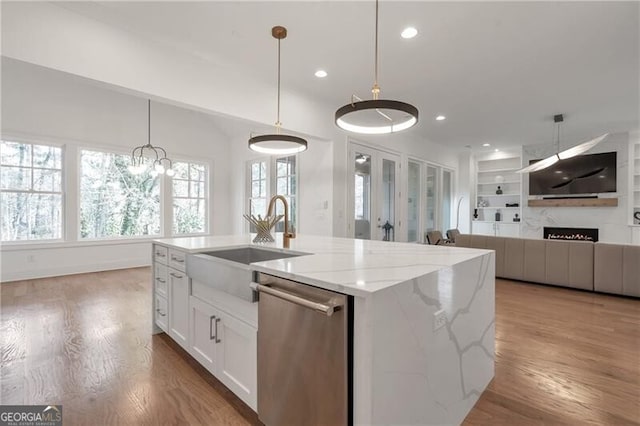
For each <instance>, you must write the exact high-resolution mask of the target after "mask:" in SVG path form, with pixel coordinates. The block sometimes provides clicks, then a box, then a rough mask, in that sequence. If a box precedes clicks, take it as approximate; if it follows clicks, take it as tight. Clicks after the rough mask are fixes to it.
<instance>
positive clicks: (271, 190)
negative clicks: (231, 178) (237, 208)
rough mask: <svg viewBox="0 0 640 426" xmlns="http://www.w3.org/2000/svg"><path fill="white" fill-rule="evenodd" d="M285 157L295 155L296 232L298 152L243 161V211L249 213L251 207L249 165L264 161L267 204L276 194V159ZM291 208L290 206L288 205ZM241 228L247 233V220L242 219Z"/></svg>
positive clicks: (298, 208)
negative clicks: (242, 224)
mask: <svg viewBox="0 0 640 426" xmlns="http://www.w3.org/2000/svg"><path fill="white" fill-rule="evenodd" d="M287 157H295V159H296V168H295V177H296V194H295V198H296V207H295V210H296V211H295V212H292V215H293V213H295V215H294V216H295V218H296V223H295V230H296V232H298V230H299V229H300V220H301V219H300V157H299V156H298V154H290V155H280V156H275V155H274V156H270V157H258V158H252V159H251V160H247V161H246V162H245V197H244V199H245V203H244V211H245V213H246V214H249V209H250V207H251V199H252V197H251V165H252V164H255V163H259V162H265V163H266V175H267V190H266V200H267V206H268V205H269V200H270V199H271V198H272V197H273V196H274V195H276V194H277V192H278V187H277V184H278V183H277V176H276V175H277V173H276V161H277V160H278V159H280V158H287ZM289 208H290V209H291V206H289ZM244 222H245V223H244V226H243V230H244V233H245V234H248V233H249V230H250V225H249V222H248V221H246V220H245V221H244Z"/></svg>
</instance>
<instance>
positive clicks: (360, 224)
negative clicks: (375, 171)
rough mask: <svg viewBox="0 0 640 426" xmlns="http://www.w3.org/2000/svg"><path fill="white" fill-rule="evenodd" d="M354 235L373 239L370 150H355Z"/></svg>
mask: <svg viewBox="0 0 640 426" xmlns="http://www.w3.org/2000/svg"><path fill="white" fill-rule="evenodd" d="M354 154H355V156H354V158H353V160H354V163H353V165H354V174H353V175H354V193H353V196H354V226H353V237H354V238H358V239H361V240H370V239H371V168H372V167H371V164H372V155H371V153H370V152H366V153H365V152H360V151H355V152H354Z"/></svg>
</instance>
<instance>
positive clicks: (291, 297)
mask: <svg viewBox="0 0 640 426" xmlns="http://www.w3.org/2000/svg"><path fill="white" fill-rule="evenodd" d="M252 284H253V285H252V287H254V289H255V290H257V291H259V292H262V293H267V294H270V295H272V296H274V297H277V298H279V299H283V300H286V301H287V302H291V303H294V304H296V305H300V306H303V307H305V308H309V309H313V310H314V311H316V312H320V313H322V314H325V315H326V316H328V317H330V316H331V315H333V313H334V312H336V311H339V310H340V308H341V306H340V305H332V304H331V305H329V304H324V303H318V302H312V301H311V300H308V299H305V298H303V297H300V296H296V295H295V294H291V293H286V292H284V291H280V290H276V289H275V288H273V287H269V286H266V285H262V284H257V283H252Z"/></svg>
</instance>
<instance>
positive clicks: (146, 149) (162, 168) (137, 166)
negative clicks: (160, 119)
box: [127, 99, 176, 177]
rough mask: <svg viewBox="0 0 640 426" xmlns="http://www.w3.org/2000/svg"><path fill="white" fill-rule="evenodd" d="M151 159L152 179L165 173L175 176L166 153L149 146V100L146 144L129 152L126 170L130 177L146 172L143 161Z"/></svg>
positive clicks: (171, 163) (160, 148)
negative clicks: (129, 157) (129, 162)
mask: <svg viewBox="0 0 640 426" xmlns="http://www.w3.org/2000/svg"><path fill="white" fill-rule="evenodd" d="M147 157H151V158H154V157H155V159H154V160H153V164H152V169H151V171H150V172H149V174H150V175H151V176H153V177H156V176H158V175H159V174H164V173H166V174H167V176H169V177H171V176H173V175H175V174H176V172H175V171H174V170H173V162H172V161H171V160H170V159H169V158H167V151H165V150H164V148H162V147H159V146H153V145H151V99H149V100H148V101H147V143H146V144H145V145H141V146H137V147H135V148H134V149H133V151H131V164H130V165H129V167H127V169H128V170H129V172H130V173H131V174H132V175H140V174H142V173H144V172H146V171H147V165H146V164H145V163H144V159H145V158H147Z"/></svg>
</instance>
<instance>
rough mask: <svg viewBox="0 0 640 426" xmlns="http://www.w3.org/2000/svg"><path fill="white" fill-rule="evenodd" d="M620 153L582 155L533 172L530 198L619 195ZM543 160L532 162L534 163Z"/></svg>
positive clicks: (530, 181) (530, 179)
mask: <svg viewBox="0 0 640 426" xmlns="http://www.w3.org/2000/svg"><path fill="white" fill-rule="evenodd" d="M616 155H617V153H616V152H605V153H602V154H588V155H579V156H577V157H573V158H568V159H566V160H560V161H558V162H557V163H555V164H554V165H553V166H551V167H548V168H546V169H543V170H539V171H537V172H533V173H529V195H586V194H599V193H604V192H616V190H617V188H616ZM536 161H539V160H531V161H530V162H529V163H530V164H533V163H535V162H536Z"/></svg>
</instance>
